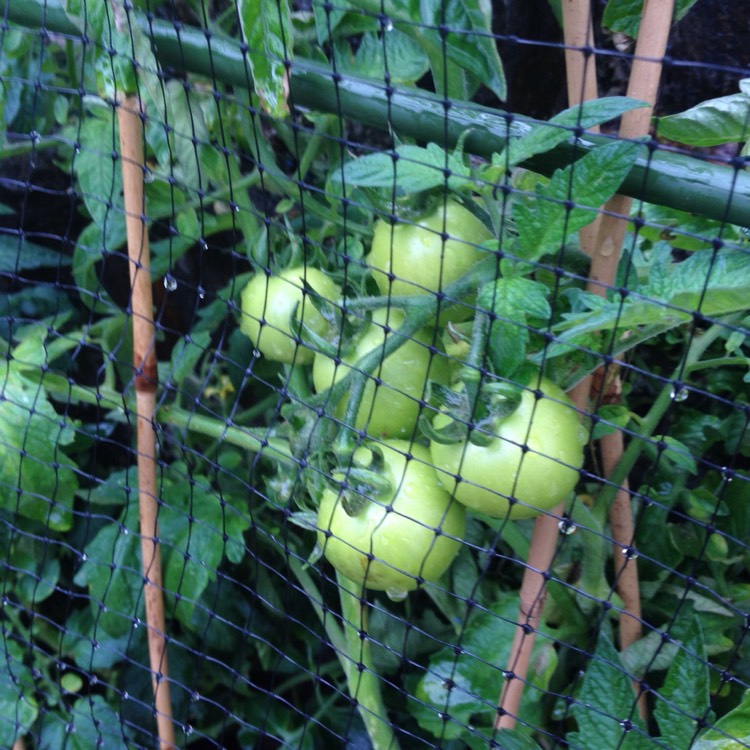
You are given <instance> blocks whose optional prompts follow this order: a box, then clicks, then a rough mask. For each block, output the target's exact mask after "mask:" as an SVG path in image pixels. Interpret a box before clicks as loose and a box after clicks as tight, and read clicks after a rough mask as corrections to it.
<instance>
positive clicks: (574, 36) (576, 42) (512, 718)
mask: <svg viewBox="0 0 750 750" xmlns="http://www.w3.org/2000/svg"><path fill="white" fill-rule="evenodd" d="M562 14H563V36H564V41H565V68H566V75H567V84H568V104H569V106H571V107H572V106H575V105H576V104H580V103H581V102H584V101H589V100H591V99H597V98H598V87H597V81H596V60H595V58H594V55H593V53H592V54H589V53H587V51H586V50H587V49H589V48H590V47H591V46H592V44H593V40H594V32H593V27H592V22H591V5H590V3H589V2H588V0H563V3H562ZM597 130H598V128H597ZM599 225H600V218H599V217H597V218H596V219H595V220H594V221H593V222H591V224H589V225H588V226H586V227H584V228H583V229H581V230H580V233H579V236H580V243H581V249H582V250H584V252H586V253H587V254H588V255H594V252H595V248H596V238H597V234H598V229H599ZM589 384H590V378H585V379H584V380H583V381H581V382H580V383H578V385H576V386H575V388H573V390H572V391H571V392H570V393H569V394H568V395H569V396H570V398H571V401H572V402H573V404H574V405H575V407H576V408H577V409H578V410H579V411H580V412H581V413H584V412H585V410H586V408H587V405H588V395H589ZM564 513H565V505H564V504H561V505H558V506H557V507H556V508H553V509H552V511H551V512H550V513H544V514H542V515H541V516H539V517H538V518H537V520H536V522H535V524H534V532H533V535H532V538H531V546H530V548H529V559H528V563H527V565H526V568H525V569H524V573H523V580H522V582H521V589H520V591H519V611H518V620H517V623H518V624H517V627H516V630H515V634H514V636H513V644H512V645H511V649H510V656H509V657H508V664H507V667H506V669H505V674H506V679H505V682H504V683H503V688H502V690H501V691H500V697H499V698H498V713H497V718H496V719H495V728H496V729H513V728H514V727H515V725H516V718H517V717H518V714H519V711H520V707H521V699H522V698H523V691H524V687H525V685H526V675H527V674H528V670H529V663H530V661H531V654H532V651H533V650H534V643H535V641H536V631H537V628H538V627H539V622H540V620H541V617H542V613H543V610H544V600H545V597H546V584H547V580H546V573H547V572H548V571H549V569H550V567H551V566H552V561H553V560H554V557H555V554H556V552H557V544H558V541H559V526H558V524H559V519H560V518H562V516H563V514H564Z"/></svg>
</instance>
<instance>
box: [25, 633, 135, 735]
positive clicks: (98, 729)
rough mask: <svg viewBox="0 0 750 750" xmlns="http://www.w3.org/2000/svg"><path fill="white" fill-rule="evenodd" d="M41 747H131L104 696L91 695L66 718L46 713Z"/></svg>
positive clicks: (64, 715) (68, 710) (78, 701)
mask: <svg viewBox="0 0 750 750" xmlns="http://www.w3.org/2000/svg"><path fill="white" fill-rule="evenodd" d="M89 648H90V647H89ZM39 747H64V748H66V749H67V750H89V749H90V748H92V747H106V748H108V750H109V749H110V748H111V750H126V748H127V747H128V745H127V743H126V741H125V736H124V734H123V731H122V728H121V722H120V717H119V716H118V714H117V713H116V712H115V711H114V710H113V709H112V707H111V706H110V705H109V704H108V703H107V701H106V700H105V698H104V696H102V695H91V696H88V697H84V698H79V699H78V700H77V701H76V702H75V704H74V705H73V706H72V707H70V708H69V709H67V710H66V711H65V713H64V714H63V715H60V714H59V713H57V712H54V711H46V712H45V713H44V718H43V719H42V723H41V731H40V733H39Z"/></svg>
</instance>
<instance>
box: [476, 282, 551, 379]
mask: <svg viewBox="0 0 750 750" xmlns="http://www.w3.org/2000/svg"><path fill="white" fill-rule="evenodd" d="M548 293H549V292H548V289H547V287H545V286H544V285H543V284H540V283H538V282H536V281H532V280H530V279H525V278H521V277H512V278H502V279H498V280H497V281H494V282H492V283H491V284H487V285H485V286H484V287H483V288H482V289H481V290H480V292H479V294H478V296H477V306H478V307H479V308H481V309H483V310H486V311H488V312H491V313H492V315H493V318H492V319H491V321H490V326H489V336H488V349H487V351H488V355H489V358H490V361H491V362H492V366H493V367H494V369H495V373H496V374H497V375H500V376H502V377H505V378H511V377H512V376H513V375H514V374H515V372H516V371H517V370H518V368H519V367H520V366H521V365H522V364H523V363H524V362H525V361H526V347H527V345H528V343H529V318H530V317H531V318H537V319H540V320H547V319H549V317H550V315H551V314H552V311H551V309H550V306H549V302H548V301H547V294H548Z"/></svg>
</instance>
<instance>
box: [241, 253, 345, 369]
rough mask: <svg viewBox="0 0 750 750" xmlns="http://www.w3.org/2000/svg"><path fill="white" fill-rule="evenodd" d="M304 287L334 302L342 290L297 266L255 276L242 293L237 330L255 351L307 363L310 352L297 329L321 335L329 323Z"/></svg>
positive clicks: (323, 276) (278, 359)
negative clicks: (276, 272)
mask: <svg viewBox="0 0 750 750" xmlns="http://www.w3.org/2000/svg"><path fill="white" fill-rule="evenodd" d="M305 285H307V287H309V288H310V289H312V290H314V291H315V293H317V294H318V295H319V296H320V297H321V298H323V299H326V300H329V301H336V300H338V299H340V297H341V289H340V288H339V286H338V285H337V284H336V283H335V282H334V281H332V280H331V279H330V278H329V277H328V276H327V275H326V274H325V273H323V271H320V270H318V269H317V268H308V267H305V266H297V267H295V268H287V269H286V270H284V271H282V272H281V273H279V274H277V275H272V276H268V275H266V274H265V273H264V272H260V273H257V274H255V276H253V278H252V279H250V281H249V282H248V283H247V285H246V286H245V288H244V289H243V290H242V295H241V306H242V320H241V324H240V329H241V330H242V332H243V333H245V334H246V335H247V336H249V337H250V339H251V341H252V342H253V344H254V346H255V347H256V348H257V349H258V351H259V352H260V353H261V354H262V355H263V356H264V357H267V358H268V359H270V360H272V361H274V362H283V363H285V364H291V363H292V362H296V363H298V364H309V363H310V362H312V361H313V357H314V354H315V353H314V351H313V349H311V348H309V347H306V346H304V345H302V346H301V345H300V343H299V335H298V334H299V332H300V330H304V329H306V330H308V331H310V332H311V333H312V335H318V336H323V335H324V334H325V333H326V331H327V329H328V328H329V321H327V320H326V318H325V317H324V316H323V315H322V314H321V312H320V311H319V310H318V308H317V307H316V306H315V304H313V301H312V299H311V297H312V295H311V294H310V293H308V291H307V290H306V287H305Z"/></svg>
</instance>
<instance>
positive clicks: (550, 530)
mask: <svg viewBox="0 0 750 750" xmlns="http://www.w3.org/2000/svg"><path fill="white" fill-rule="evenodd" d="M584 5H585V6H586V8H585V9H584V7H583V6H584ZM562 8H563V18H564V27H565V41H566V46H567V45H569V44H574V45H576V46H585V44H587V43H588V39H589V38H590V36H589V24H590V20H589V18H588V14H589V10H588V3H581V4H580V6H578V4H576V3H575V2H574V1H573V0H565V2H563V6H562ZM673 11H674V2H673V0H665V1H664V2H656V1H655V0H651V2H649V1H648V0H646V2H645V3H644V8H643V14H642V17H641V24H640V29H639V34H638V40H637V43H636V48H635V53H634V62H633V68H632V70H631V75H630V79H629V82H628V92H627V95H628V96H630V97H632V98H634V99H640V100H642V101H645V102H647V103H648V104H649V106H648V107H643V108H639V109H635V110H631V111H629V112H627V113H625V115H623V118H622V124H621V127H620V136H621V137H623V138H631V139H635V138H639V137H642V136H646V135H648V132H649V125H650V122H651V115H652V113H653V108H654V105H655V103H656V94H657V91H658V88H659V82H660V79H661V69H662V63H661V61H662V59H663V56H664V54H665V52H666V45H667V39H668V37H669V30H670V26H671V22H672V14H673ZM566 56H567V57H566V62H567V64H568V92H569V98H570V97H573V96H575V95H576V93H578V95H579V96H581V97H591V96H592V93H593V94H594V95H595V91H593V88H595V84H596V81H595V77H594V76H588V77H589V78H593V79H594V80H593V84H592V83H587V80H586V72H587V67H589V68H591V67H592V60H589V59H587V57H586V55H585V53H583V54H582V55H581V54H578V55H577V54H575V53H571V51H570V50H569V49H566ZM581 57H583V61H581ZM582 62H583V64H582ZM587 62H588V66H587V65H586V63H587ZM574 103H576V102H575V101H573V100H571V101H570V104H571V105H573V104H574ZM631 205H632V198H630V197H629V196H624V195H619V194H618V195H615V196H614V197H613V198H612V199H611V200H610V201H609V202H608V203H607V205H606V206H605V207H604V211H603V213H602V214H601V215H600V220H599V221H598V222H597V223H595V225H594V226H595V228H596V230H597V235H596V239H595V242H594V245H593V248H591V249H592V250H593V253H592V262H591V268H590V271H589V284H588V290H589V291H590V292H592V293H594V294H598V295H600V296H604V295H605V294H606V293H607V290H608V289H610V288H612V286H613V284H614V281H615V276H616V273H617V266H618V264H619V260H620V252H621V248H622V244H623V241H624V238H625V231H626V228H627V218H628V216H629V214H630V209H631ZM590 241H591V234H590V233H589V234H586V233H585V232H582V233H581V243H582V246H584V249H585V250H588V248H586V247H585V245H586V244H588V243H589V242H590ZM608 374H609V375H611V373H607V372H606V370H605V373H604V377H603V378H602V381H605V380H607V375H608ZM590 384H591V379H590V378H586V379H585V380H583V381H582V382H581V383H579V384H578V386H576V388H574V389H573V391H572V392H571V394H570V396H571V399H572V401H573V403H574V404H575V406H576V407H577V408H578V409H580V410H581V411H584V410H585V409H586V406H587V403H588V397H589V390H590ZM598 397H599V396H597V398H598ZM599 446H600V450H601V455H602V470H603V475H604V477H605V479H609V477H610V476H611V475H612V473H613V471H614V470H615V468H616V466H617V464H618V463H619V461H620V459H621V457H622V453H623V447H624V446H623V438H622V433H620V432H616V433H614V434H610V435H605V436H603V437H602V438H601V440H600V442H599ZM563 511H564V508H563V507H562V506H560V507H558V508H556V509H555V510H553V511H552V513H551V514H550V515H543V516H540V517H539V519H538V520H537V522H536V525H535V528H534V536H533V538H532V542H531V549H530V552H529V561H528V565H527V567H526V570H525V571H524V577H523V581H522V584H521V591H520V611H519V619H518V623H519V626H518V627H517V628H516V634H515V637H514V641H513V646H512V648H511V656H510V659H509V663H508V667H507V669H506V674H509V675H511V679H508V680H507V681H506V683H505V685H504V686H503V690H502V692H501V695H500V699H499V701H498V715H497V719H496V722H495V726H496V728H497V729H512V728H513V727H514V726H515V724H516V717H517V716H518V711H519V708H520V704H521V698H522V695H523V688H524V685H525V680H526V674H527V672H528V665H529V661H530V658H531V652H532V649H533V646H534V640H535V633H536V628H537V627H538V624H539V621H540V619H541V615H542V611H543V607H544V596H545V592H544V589H545V584H546V576H547V575H548V573H549V569H550V566H551V565H552V561H553V559H554V554H555V551H556V547H557V540H558V526H557V519H558V518H559V517H560V516H561V515H562V513H563ZM610 525H611V529H612V537H613V549H614V559H615V586H616V588H617V592H618V594H619V595H620V597H621V598H622V600H623V612H622V614H621V617H620V638H619V642H620V648H621V649H624V648H625V647H627V646H628V645H630V644H631V643H633V642H634V641H637V640H638V639H639V638H640V637H641V634H642V620H641V602H640V588H639V581H638V568H637V565H636V562H635V556H631V555H623V554H622V551H623V550H626V549H631V548H632V546H633V536H634V526H633V517H632V512H631V507H630V492H629V487H628V482H627V478H625V479H624V480H623V481H622V482H621V484H620V486H619V488H618V489H617V492H616V495H615V498H614V500H613V502H612V505H611V507H610ZM620 561H621V562H620ZM618 562H619V564H618ZM642 697H643V696H642V695H639V710H640V712H641V714H642V715H643V714H644V713H645V702H644V701H643V700H642Z"/></svg>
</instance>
